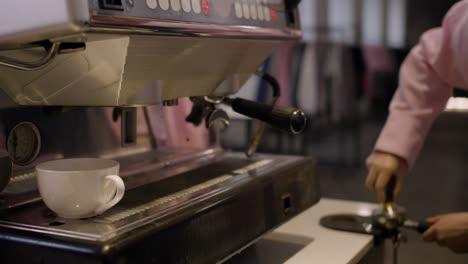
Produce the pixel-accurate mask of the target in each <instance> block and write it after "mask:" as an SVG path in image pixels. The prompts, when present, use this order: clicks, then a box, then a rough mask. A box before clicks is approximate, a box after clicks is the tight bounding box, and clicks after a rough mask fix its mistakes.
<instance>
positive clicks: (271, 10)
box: [270, 8, 277, 22]
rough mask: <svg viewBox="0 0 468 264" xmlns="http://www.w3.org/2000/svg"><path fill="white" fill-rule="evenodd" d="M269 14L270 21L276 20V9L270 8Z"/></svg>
mask: <svg viewBox="0 0 468 264" xmlns="http://www.w3.org/2000/svg"><path fill="white" fill-rule="evenodd" d="M270 15H271V21H273V22H276V19H277V18H276V10H275V9H274V8H270Z"/></svg>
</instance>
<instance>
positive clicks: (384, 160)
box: [366, 152, 408, 203]
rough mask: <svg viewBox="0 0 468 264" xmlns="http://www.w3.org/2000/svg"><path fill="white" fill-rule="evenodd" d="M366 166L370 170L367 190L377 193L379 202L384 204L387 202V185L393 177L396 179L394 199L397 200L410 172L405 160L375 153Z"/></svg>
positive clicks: (391, 155) (368, 159) (387, 154)
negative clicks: (407, 173)
mask: <svg viewBox="0 0 468 264" xmlns="http://www.w3.org/2000/svg"><path fill="white" fill-rule="evenodd" d="M366 164H367V168H368V169H369V174H368V175H367V179H366V186H367V188H368V189H369V190H371V191H373V192H377V195H378V198H379V202H381V203H383V202H385V197H386V196H385V193H386V191H387V184H388V182H389V181H390V179H391V178H392V177H395V189H394V190H393V197H394V199H395V200H396V198H397V197H398V195H399V194H400V191H401V185H402V184H403V179H404V178H405V175H406V171H407V170H408V167H407V165H406V162H405V160H403V159H402V158H399V157H397V156H395V155H393V154H389V153H383V152H374V153H372V154H371V155H370V156H369V157H368V158H367V161H366Z"/></svg>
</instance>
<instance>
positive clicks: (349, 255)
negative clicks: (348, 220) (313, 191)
mask: <svg viewBox="0 0 468 264" xmlns="http://www.w3.org/2000/svg"><path fill="white" fill-rule="evenodd" d="M376 207H378V205H377V204H371V203H364V202H354V201H344V200H334V199H328V198H322V199H321V200H320V202H319V203H317V204H316V205H314V206H313V207H311V208H309V209H308V210H306V211H305V212H303V213H301V214H300V215H298V216H296V217H295V218H293V219H291V220H290V221H289V222H287V223H285V224H283V225H281V226H280V227H279V228H277V229H276V230H275V231H273V233H282V234H291V235H300V236H306V237H310V238H312V239H313V241H312V242H310V243H309V244H307V245H306V246H305V247H304V248H303V249H302V250H300V251H299V252H298V253H297V254H295V255H294V256H292V257H291V258H290V259H288V261H286V263H288V264H299V263H310V262H311V261H313V263H335V264H338V263H358V262H359V261H360V260H361V259H362V257H363V256H364V255H366V254H367V253H368V252H369V250H370V249H371V248H372V247H373V237H372V236H370V235H364V234H355V233H349V232H343V231H336V230H332V229H328V228H325V227H322V226H321V225H320V224H319V220H320V218H321V217H322V216H325V215H329V214H338V213H357V214H360V215H371V213H372V210H373V209H375V208H376Z"/></svg>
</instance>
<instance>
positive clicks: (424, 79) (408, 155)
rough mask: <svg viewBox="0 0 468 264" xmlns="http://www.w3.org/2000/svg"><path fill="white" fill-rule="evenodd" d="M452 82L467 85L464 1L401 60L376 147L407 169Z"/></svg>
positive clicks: (467, 8) (467, 19)
mask: <svg viewBox="0 0 468 264" xmlns="http://www.w3.org/2000/svg"><path fill="white" fill-rule="evenodd" d="M454 86H456V87H459V88H468V0H464V1H461V2H459V3H458V4H456V5H455V6H454V7H452V9H451V10H450V11H449V13H448V14H447V15H446V17H445V19H444V22H443V25H442V27H441V28H437V29H432V30H430V31H428V32H426V33H425V34H424V35H423V36H422V37H421V40H420V42H419V44H418V45H417V46H416V47H414V48H413V50H412V51H411V53H410V54H409V56H408V57H407V58H406V60H405V62H404V63H403V65H402V68H401V70H400V83H399V88H398V89H397V91H396V93H395V95H394V97H393V99H392V102H391V104H390V115H389V116H388V119H387V122H386V123H385V126H384V128H383V130H382V132H381V134H380V136H379V139H378V140H377V143H376V146H375V151H381V152H387V153H392V154H395V155H397V156H399V157H401V158H404V159H405V160H406V161H407V163H408V165H409V167H412V166H413V164H414V162H415V160H416V157H417V156H418V154H419V151H420V150H421V148H422V145H423V144H424V140H425V138H426V135H427V133H428V131H429V129H430V127H431V126H432V123H433V122H434V120H435V118H436V117H437V116H438V115H439V114H440V112H441V111H442V110H443V109H444V107H445V104H446V102H447V100H448V98H449V97H450V96H451V95H452V88H453V87H454Z"/></svg>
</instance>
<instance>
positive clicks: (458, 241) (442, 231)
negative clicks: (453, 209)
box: [423, 213, 468, 253]
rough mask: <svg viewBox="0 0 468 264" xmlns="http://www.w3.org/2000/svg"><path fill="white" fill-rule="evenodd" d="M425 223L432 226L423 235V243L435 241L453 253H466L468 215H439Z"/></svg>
mask: <svg viewBox="0 0 468 264" xmlns="http://www.w3.org/2000/svg"><path fill="white" fill-rule="evenodd" d="M427 221H428V222H431V223H434V224H433V225H432V226H431V227H430V228H429V229H428V230H427V231H426V232H425V233H424V234H423V239H424V241H426V242H433V241H436V242H437V244H439V246H442V247H448V248H450V249H451V250H453V251H454V252H455V253H468V213H454V214H447V215H439V216H435V217H432V218H429V219H427Z"/></svg>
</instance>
